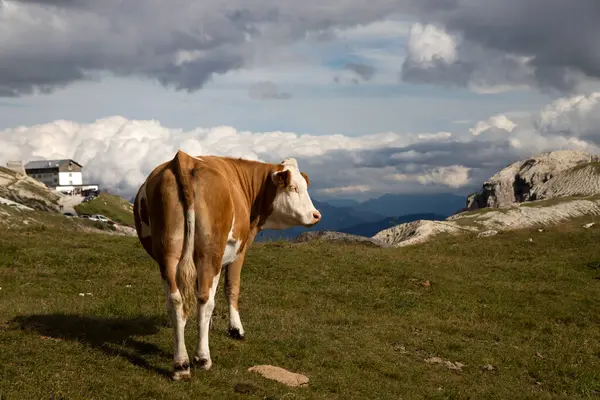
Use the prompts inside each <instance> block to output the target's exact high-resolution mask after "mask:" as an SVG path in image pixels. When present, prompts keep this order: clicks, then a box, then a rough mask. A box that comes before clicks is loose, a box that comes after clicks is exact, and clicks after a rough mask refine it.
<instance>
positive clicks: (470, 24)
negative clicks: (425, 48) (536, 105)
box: [402, 0, 600, 93]
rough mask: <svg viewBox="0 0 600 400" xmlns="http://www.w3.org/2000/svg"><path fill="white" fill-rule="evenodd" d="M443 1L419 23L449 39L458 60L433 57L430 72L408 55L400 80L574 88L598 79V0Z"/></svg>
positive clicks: (487, 88) (486, 88)
mask: <svg viewBox="0 0 600 400" xmlns="http://www.w3.org/2000/svg"><path fill="white" fill-rule="evenodd" d="M445 4H446V7H445V9H442V8H441V7H434V8H433V9H431V8H430V9H429V10H428V11H426V12H423V11H424V10H421V12H419V15H420V22H421V23H422V24H429V25H431V26H435V27H436V29H437V30H441V31H443V32H445V34H447V35H450V36H452V37H453V38H455V40H456V41H457V47H456V59H455V60H454V61H452V62H446V63H442V62H440V61H441V60H438V61H435V62H434V63H435V64H436V65H435V66H434V67H433V68H429V69H428V68H423V65H422V64H420V63H418V62H415V60H414V59H413V60H409V61H407V63H406V64H405V65H404V66H403V68H402V76H403V78H404V79H405V80H407V81H410V82H424V83H434V84H436V83H438V84H439V83H445V84H454V85H458V86H468V87H471V88H472V89H474V90H478V91H481V92H497V91H504V90H512V89H514V88H518V89H521V88H524V87H538V88H542V89H544V90H545V89H546V88H552V89H555V90H558V91H562V92H570V93H572V92H573V91H575V90H577V89H581V87H582V84H585V82H586V79H587V78H593V79H597V78H598V77H600V44H599V42H598V41H597V40H596V38H597V37H598V36H600V24H599V23H598V20H599V19H598V16H599V15H600V3H599V2H598V1H596V0H580V1H577V2H565V1H564V0H528V1H522V0H507V1H501V2H500V1H494V0H479V1H477V2H463V1H449V2H446V3H445ZM415 28H416V27H413V29H415ZM414 33H415V34H418V33H419V29H416V32H414ZM439 40H440V39H438V41H437V42H436V43H437V44H439V43H440V42H439Z"/></svg>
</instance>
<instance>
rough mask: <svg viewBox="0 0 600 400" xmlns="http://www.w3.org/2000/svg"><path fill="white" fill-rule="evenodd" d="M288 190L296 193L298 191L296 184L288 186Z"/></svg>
mask: <svg viewBox="0 0 600 400" xmlns="http://www.w3.org/2000/svg"><path fill="white" fill-rule="evenodd" d="M290 190H291V191H292V192H296V193H298V188H297V187H296V186H290Z"/></svg>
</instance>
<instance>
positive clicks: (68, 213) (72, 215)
mask: <svg viewBox="0 0 600 400" xmlns="http://www.w3.org/2000/svg"><path fill="white" fill-rule="evenodd" d="M63 215H64V216H65V217H74V216H75V214H73V213H70V212H66V213H63Z"/></svg>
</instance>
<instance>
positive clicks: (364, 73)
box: [344, 63, 375, 81]
mask: <svg viewBox="0 0 600 400" xmlns="http://www.w3.org/2000/svg"><path fill="white" fill-rule="evenodd" d="M344 69H347V70H349V71H352V72H354V73H355V74H356V75H358V76H359V77H360V78H361V79H362V80H364V81H368V80H370V79H371V78H372V77H373V75H374V74H375V68H374V67H373V66H372V65H367V64H362V63H348V64H346V66H345V67H344Z"/></svg>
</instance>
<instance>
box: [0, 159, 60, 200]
mask: <svg viewBox="0 0 600 400" xmlns="http://www.w3.org/2000/svg"><path fill="white" fill-rule="evenodd" d="M0 196H1V197H3V198H5V199H8V200H12V201H14V202H16V203H19V204H22V205H25V206H28V207H31V208H34V209H36V210H42V211H57V209H58V200H59V195H58V194H56V193H55V192H53V191H52V190H50V189H48V187H46V185H44V184H43V183H41V182H39V181H37V180H35V179H33V178H31V177H29V176H27V175H23V174H20V173H18V172H15V171H13V170H11V169H8V168H4V167H0Z"/></svg>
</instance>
